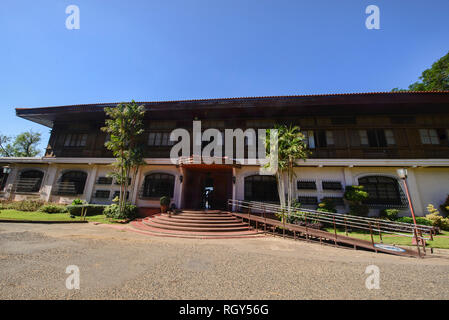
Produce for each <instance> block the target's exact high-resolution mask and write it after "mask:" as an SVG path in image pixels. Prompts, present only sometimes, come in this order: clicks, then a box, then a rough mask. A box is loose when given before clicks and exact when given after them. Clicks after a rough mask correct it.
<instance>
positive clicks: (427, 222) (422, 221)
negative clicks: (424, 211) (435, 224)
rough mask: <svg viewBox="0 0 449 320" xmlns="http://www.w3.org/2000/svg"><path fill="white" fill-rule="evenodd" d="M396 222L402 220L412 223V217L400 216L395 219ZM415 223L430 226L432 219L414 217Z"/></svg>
mask: <svg viewBox="0 0 449 320" xmlns="http://www.w3.org/2000/svg"><path fill="white" fill-rule="evenodd" d="M396 221H397V222H404V223H412V224H413V218H412V217H400V218H397V219H396ZM416 223H417V224H422V225H425V226H432V221H430V220H429V219H426V218H424V217H416Z"/></svg>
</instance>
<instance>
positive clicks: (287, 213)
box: [228, 200, 435, 255]
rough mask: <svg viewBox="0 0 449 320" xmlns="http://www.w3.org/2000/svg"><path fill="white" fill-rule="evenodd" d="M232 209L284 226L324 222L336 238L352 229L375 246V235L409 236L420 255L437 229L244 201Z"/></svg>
mask: <svg viewBox="0 0 449 320" xmlns="http://www.w3.org/2000/svg"><path fill="white" fill-rule="evenodd" d="M228 206H229V207H230V208H234V210H236V211H240V212H245V211H247V212H248V214H249V216H248V219H249V220H251V216H250V215H251V214H253V215H254V213H257V212H258V213H260V214H263V216H264V217H265V214H266V213H271V214H275V215H277V216H278V217H279V216H281V218H282V220H281V221H283V223H284V224H285V223H286V221H290V220H291V219H296V220H301V221H305V222H306V223H307V222H321V223H324V224H327V225H331V226H333V228H334V233H335V236H337V227H338V228H344V230H345V234H346V236H348V231H349V230H350V229H351V230H352V229H355V230H361V231H365V232H366V231H369V233H370V235H371V242H372V243H373V246H374V239H373V235H374V233H378V235H379V237H380V240H381V241H382V234H391V235H397V236H401V237H409V238H415V239H417V241H416V245H417V249H418V254H419V255H420V248H419V246H420V245H421V246H422V249H423V251H424V252H425V250H426V249H425V240H429V239H431V240H433V235H434V234H435V229H434V228H433V227H430V226H425V225H416V226H415V225H414V224H410V223H403V222H395V221H388V220H381V219H375V218H368V217H358V216H352V215H347V214H339V213H330V212H322V211H317V210H309V209H305V208H288V207H287V208H282V207H281V206H279V205H276V204H270V203H263V202H253V201H242V200H228Z"/></svg>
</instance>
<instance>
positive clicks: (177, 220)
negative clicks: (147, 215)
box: [153, 216, 242, 224]
mask: <svg viewBox="0 0 449 320" xmlns="http://www.w3.org/2000/svg"><path fill="white" fill-rule="evenodd" d="M153 219H155V220H158V221H167V222H176V223H184V222H185V223H206V224H207V223H210V224H220V223H242V220H239V219H175V218H168V217H160V216H159V217H154V218H153Z"/></svg>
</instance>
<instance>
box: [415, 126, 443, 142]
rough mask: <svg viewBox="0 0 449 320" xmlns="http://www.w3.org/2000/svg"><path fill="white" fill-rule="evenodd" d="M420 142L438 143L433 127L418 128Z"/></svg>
mask: <svg viewBox="0 0 449 320" xmlns="http://www.w3.org/2000/svg"><path fill="white" fill-rule="evenodd" d="M419 135H420V137H421V143H422V144H440V140H439V139H438V134H437V131H436V130H435V129H419Z"/></svg>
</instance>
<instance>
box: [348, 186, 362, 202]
mask: <svg viewBox="0 0 449 320" xmlns="http://www.w3.org/2000/svg"><path fill="white" fill-rule="evenodd" d="M343 198H345V199H346V200H348V201H351V202H361V201H363V200H366V199H368V192H366V191H363V186H346V189H345V193H344V195H343Z"/></svg>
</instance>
